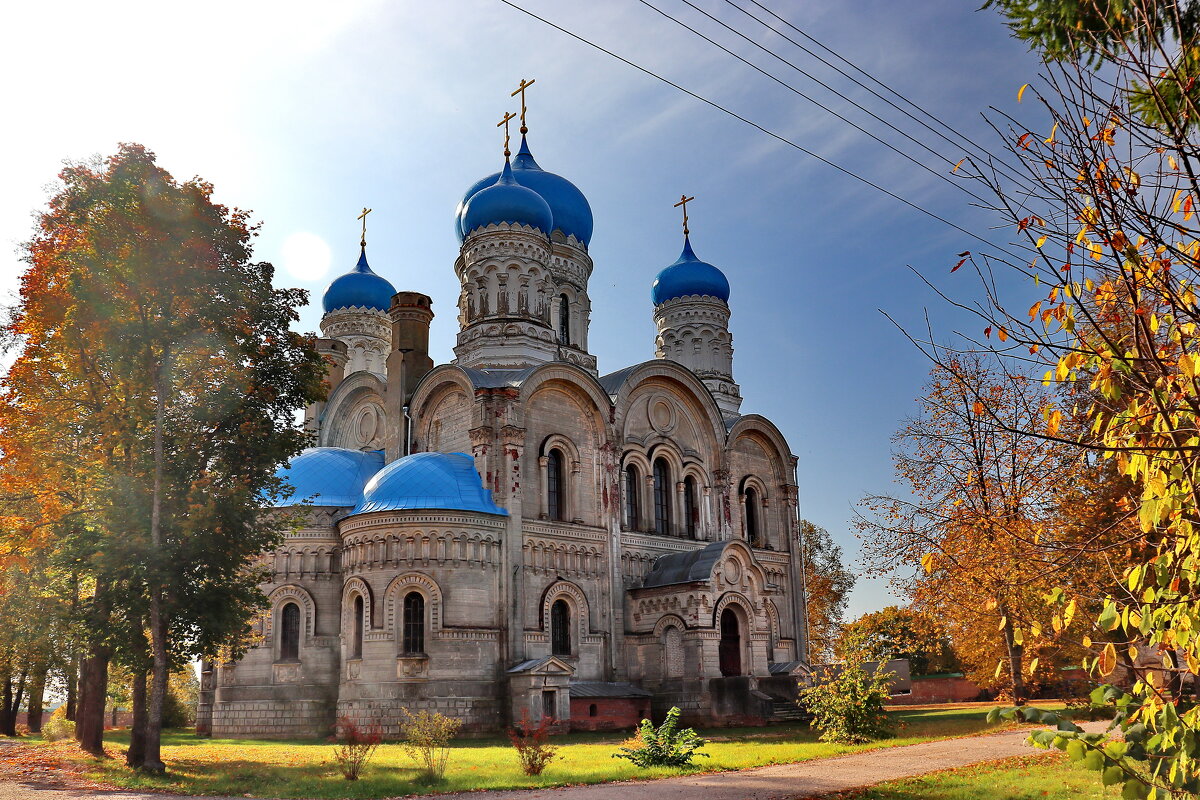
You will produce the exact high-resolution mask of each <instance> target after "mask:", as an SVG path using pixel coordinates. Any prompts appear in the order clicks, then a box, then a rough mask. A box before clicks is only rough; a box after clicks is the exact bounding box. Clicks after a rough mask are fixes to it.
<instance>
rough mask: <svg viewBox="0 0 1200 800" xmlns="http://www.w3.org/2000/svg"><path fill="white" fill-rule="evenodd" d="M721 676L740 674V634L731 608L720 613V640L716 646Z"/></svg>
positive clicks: (735, 615)
mask: <svg viewBox="0 0 1200 800" xmlns="http://www.w3.org/2000/svg"><path fill="white" fill-rule="evenodd" d="M717 657H718V663H719V666H720V667H721V674H722V675H724V676H726V677H729V676H731V675H741V674H742V634H741V629H740V626H739V624H738V618H737V614H736V613H735V612H734V610H733V609H732V608H727V609H725V610H724V611H722V612H721V640H720V642H718V644H717Z"/></svg>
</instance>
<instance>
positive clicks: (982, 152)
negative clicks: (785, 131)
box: [685, 0, 1028, 188]
mask: <svg viewBox="0 0 1200 800" xmlns="http://www.w3.org/2000/svg"><path fill="white" fill-rule="evenodd" d="M685 2H686V0H685ZM725 2H726V3H728V4H729V5H731V6H733V7H734V8H736V9H737V10H738V11H740V12H742V13H743V14H745V15H746V16H748V17H750V19H752V20H754V21H755V22H757V23H758V24H759V25H762V26H763V27H765V28H766V29H767V30H769V31H771V32H772V33H774V34H776V35H777V36H780V37H782V38H783V39H784V40H786V41H788V42H790V43H791V44H792V45H794V46H795V47H797V48H798V49H799V50H801V51H802V52H804V53H806V54H808V55H809V56H812V57H813V58H815V59H817V60H818V61H820V62H821V63H822V64H824V65H825V66H827V67H829V68H830V69H832V70H834V71H835V72H837V73H838V74H839V75H841V76H842V77H844V78H846V79H847V80H849V81H851V82H852V83H854V84H855V85H856V86H858V87H860V88H862V89H864V90H866V91H868V92H870V93H871V94H872V95H874V96H875V97H877V98H878V99H880V100H882V101H883V102H885V103H887V104H888V105H889V106H891V107H892V108H894V109H895V110H896V111H898V112H900V113H901V114H903V115H904V116H906V117H908V118H909V119H911V120H912V121H913V122H916V123H917V124H918V125H920V126H922V127H923V128H925V130H927V131H929V132H930V133H932V134H933V135H935V136H937V137H938V138H940V139H941V140H942V141H944V142H946V143H947V144H949V145H951V146H952V147H965V148H967V149H970V148H974V150H975V151H976V152H975V155H976V156H977V157H978V156H982V157H983V158H985V159H987V160H988V162H989V163H992V164H998V165H1000V166H1002V167H1003V168H1004V171H1005V172H1006V173H1007V174H1008V177H1009V179H1011V180H1013V181H1015V182H1016V183H1018V184H1021V185H1023V186H1025V188H1028V184H1026V183H1024V181H1025V176H1023V175H1021V174H1020V173H1019V172H1017V171H1016V170H1015V169H1014V168H1013V167H1011V166H1010V165H1009V164H1008V163H1007V162H1005V161H1003V160H999V159H997V158H996V156H995V155H994V154H993V153H991V152H990V151H989V150H988V149H987V148H986V147H983V146H982V145H980V144H979V143H977V142H976V141H974V140H973V139H971V138H970V137H969V136H967V135H965V134H963V133H961V132H959V131H957V130H955V129H954V128H953V127H952V126H950V125H948V124H947V123H945V122H943V121H942V120H941V119H940V118H939V117H937V116H936V115H934V114H932V113H930V112H929V111H928V110H926V109H925V108H923V107H922V106H920V105H919V104H917V103H915V102H913V101H912V100H910V99H909V98H908V97H906V96H905V95H904V94H902V93H901V92H898V91H897V90H895V89H893V88H892V87H891V86H889V85H888V84H886V83H884V82H883V81H881V80H879V79H878V78H876V77H875V76H874V75H872V74H871V73H869V72H867V71H866V70H864V69H863V68H862V67H860V66H858V65H857V64H855V63H854V62H853V61H850V60H849V59H848V58H846V57H845V56H843V55H842V54H841V53H839V52H837V51H836V50H834V49H833V48H831V47H829V46H828V45H826V44H824V43H822V42H820V41H819V40H817V39H816V38H814V37H813V36H812V35H810V34H808V33H806V32H805V31H804V30H802V29H800V28H799V27H797V26H796V25H794V24H793V23H791V22H789V21H788V20H787V19H785V18H783V17H781V16H779V15H778V14H776V13H775V12H774V11H772V10H771V9H769V8H767V7H766V6H764V5H763V4H762V3H760V2H758V0H749V2H750V3H753V4H754V5H755V6H757V7H758V8H760V9H762V10H763V11H764V12H766V13H767V14H770V15H771V16H772V17H774V18H775V19H777V20H779V21H780V22H782V23H783V24H784V25H786V26H787V27H788V28H790V29H792V30H794V31H795V32H796V33H798V34H799V35H800V36H802V37H804V38H805V39H807V40H808V41H810V42H812V43H813V44H815V45H816V46H818V47H820V48H821V49H822V50H824V51H825V52H827V53H829V54H830V55H832V56H833V57H834V58H836V59H837V60H839V61H841V62H842V63H843V64H845V65H847V66H848V67H850V68H851V69H853V70H854V71H856V72H858V73H859V74H861V75H863V76H865V77H866V78H867V79H868V80H870V81H871V82H872V83H874V84H876V85H877V86H880V87H882V88H883V89H884V90H886V91H887V92H889V93H891V94H892V95H893V96H895V97H897V98H899V99H900V100H902V101H904V103H905V104H907V105H908V106H910V107H912V108H914V109H916V110H917V111H919V112H921V113H922V114H924V115H925V116H926V117H928V118H929V119H931V120H933V121H934V122H935V123H937V124H938V125H940V126H941V127H942V128H945V129H946V130H947V131H949V132H950V133H951V134H953V135H954V136H955V137H957V138H958V139H959V140H960V141H957V142H956V141H954V140H952V139H950V138H948V137H947V136H946V135H945V134H943V133H942V132H941V131H939V130H937V129H935V128H933V127H931V126H930V125H929V124H928V123H927V122H925V121H924V120H922V119H919V118H918V117H916V116H914V115H913V114H912V113H911V112H909V111H905V110H904V109H903V108H901V107H900V106H898V105H896V104H895V103H894V102H893V101H891V100H890V99H888V98H887V97H884V96H883V95H881V94H880V93H879V92H877V91H875V90H874V89H872V88H871V87H870V86H867V85H866V84H864V83H863V82H862V81H860V80H858V79H857V78H855V77H854V76H853V75H850V74H849V73H847V72H846V71H845V70H843V69H841V68H840V67H838V66H836V65H835V64H831V63H830V62H829V61H828V60H826V59H825V58H823V57H822V56H821V55H820V54H818V53H814V52H813V51H812V50H810V49H808V48H807V47H805V46H804V45H803V44H801V43H800V42H797V41H796V40H795V39H793V38H791V37H790V36H788V35H787V34H786V33H784V32H783V31H781V30H780V29H779V28H777V27H775V26H774V25H772V24H771V23H769V22H767V21H766V20H763V19H761V18H759V17H756V16H755V15H754V14H751V13H750V12H749V11H747V10H746V9H744V8H742V7H741V6H739V5H738V4H737V3H735V2H733V0H725ZM689 5H690V3H689ZM789 63H790V62H789ZM793 66H794V65H793ZM796 69H799V68H798V67H797V68H796Z"/></svg>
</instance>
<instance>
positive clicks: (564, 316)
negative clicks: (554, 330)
mask: <svg viewBox="0 0 1200 800" xmlns="http://www.w3.org/2000/svg"><path fill="white" fill-rule="evenodd" d="M558 341H560V342H562V343H563V344H570V343H571V301H570V300H569V299H568V298H567V296H566V295H565V294H563V295H559V296H558Z"/></svg>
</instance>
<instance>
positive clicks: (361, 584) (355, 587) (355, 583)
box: [342, 576, 375, 633]
mask: <svg viewBox="0 0 1200 800" xmlns="http://www.w3.org/2000/svg"><path fill="white" fill-rule="evenodd" d="M355 596H361V597H362V599H363V632H364V633H365V632H368V631H371V630H373V629H374V628H375V598H374V596H373V592H372V591H371V584H369V583H367V582H366V581H364V580H363V579H362V578H359V577H357V576H355V577H353V578H347V579H346V582H345V583H344V584H342V630H343V631H345V630H348V628H347V627H346V626H347V623H349V622H350V621H351V620H350V614H351V613H352V612H351V609H352V608H353V607H354V598H355Z"/></svg>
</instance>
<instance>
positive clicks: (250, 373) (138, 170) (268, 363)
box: [0, 145, 325, 772]
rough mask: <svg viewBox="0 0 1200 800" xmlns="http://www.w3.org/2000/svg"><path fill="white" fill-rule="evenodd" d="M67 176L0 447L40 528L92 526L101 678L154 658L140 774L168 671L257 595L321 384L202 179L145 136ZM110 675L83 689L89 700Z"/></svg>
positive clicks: (38, 253)
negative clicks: (114, 664)
mask: <svg viewBox="0 0 1200 800" xmlns="http://www.w3.org/2000/svg"><path fill="white" fill-rule="evenodd" d="M60 181H61V187H60V189H59V190H58V192H57V193H56V194H55V196H54V197H53V198H52V199H51V201H50V204H49V208H48V209H47V210H46V211H45V212H44V213H42V214H41V215H40V218H39V220H38V228H37V232H36V233H35V235H34V238H33V240H32V241H31V242H30V243H29V245H28V247H27V262H28V264H29V269H28V270H27V272H26V273H25V274H24V276H23V277H22V284H21V295H20V306H19V308H18V312H17V314H16V316H15V318H14V320H13V322H12V324H11V333H12V334H13V336H14V337H15V339H16V340H17V341H19V342H20V348H21V349H20V353H19V355H18V357H17V359H16V361H15V362H14V364H13V366H12V368H11V369H10V371H9V374H8V376H7V377H6V379H5V381H4V385H3V389H4V394H3V397H2V402H0V451H2V452H3V454H4V458H5V459H6V460H7V461H8V462H9V466H10V467H11V468H12V471H16V472H21V471H22V470H24V471H25V474H27V475H32V476H34V479H33V480H31V481H29V482H30V484H31V485H32V488H31V492H30V494H31V495H33V496H35V497H36V498H37V499H38V501H39V504H40V510H39V515H38V517H39V519H40V520H45V519H53V518H54V517H55V516H56V515H58V517H59V519H63V518H65V517H66V516H67V515H69V514H76V515H77V517H76V518H77V519H80V520H84V521H85V523H84V524H82V525H81V526H80V527H82V528H84V529H85V530H86V532H87V536H83V535H81V536H79V537H78V538H80V539H82V540H85V541H87V543H88V545H89V548H90V550H89V552H88V553H87V558H86V559H85V562H84V563H85V564H86V566H87V568H88V569H89V576H90V579H91V581H92V582H93V584H94V586H95V591H94V592H93V601H92V604H93V606H96V607H97V611H98V612H99V613H102V614H105V615H107V620H108V624H107V627H106V629H105V631H104V633H105V636H106V638H105V640H104V641H103V645H104V647H103V648H102V649H100V650H99V651H98V652H97V651H95V649H94V650H93V655H94V656H95V657H96V660H97V661H98V662H99V663H98V664H97V665H96V666H97V672H99V673H103V671H104V669H105V667H104V665H105V664H106V663H107V660H108V658H109V657H110V656H112V655H113V654H114V653H121V652H122V651H124V652H125V653H126V657H127V662H128V663H129V664H130V665H131V666H136V664H137V663H138V658H137V656H139V655H140V656H141V657H142V658H143V659H145V658H147V657H148V660H149V663H150V665H151V681H150V686H149V691H148V696H147V698H146V701H145V702H146V714H145V720H146V723H145V731H144V742H145V744H144V759H143V762H142V764H141V766H142V768H143V769H146V770H148V771H151V772H161V771H162V770H163V769H164V766H163V764H162V761H161V758H160V753H159V741H160V734H161V725H162V713H163V705H164V701H165V698H166V693H167V687H168V680H169V676H170V673H171V670H172V668H173V667H176V666H181V665H183V664H185V663H187V662H189V661H191V660H192V659H194V658H197V657H200V656H214V655H215V654H216V652H217V651H218V649H219V648H220V647H221V646H222V645H224V644H226V643H227V642H229V641H230V640H231V637H234V636H235V635H237V634H240V632H241V631H242V630H243V629H244V628H245V626H246V624H247V622H248V620H249V619H250V618H251V616H252V615H253V613H254V612H255V611H256V610H257V609H258V608H259V606H260V605H261V603H262V602H263V599H262V596H261V592H259V590H258V583H259V581H260V578H261V576H260V575H259V574H258V573H257V572H256V571H255V570H253V569H250V565H251V563H252V560H253V559H254V558H255V556H257V555H258V554H259V553H260V552H262V551H263V550H265V549H268V548H269V547H271V546H273V545H274V544H275V543H276V542H277V541H278V537H279V535H280V533H281V531H280V530H279V523H278V522H277V521H275V520H274V519H273V518H271V517H269V516H267V515H263V514H260V513H258V511H259V507H260V502H261V498H262V497H264V496H267V497H270V496H273V495H274V494H275V493H277V492H279V490H280V488H281V487H280V486H279V484H278V481H277V480H276V479H275V478H274V472H275V469H276V467H277V466H278V465H279V464H280V463H282V462H283V461H285V460H286V459H287V458H288V457H290V456H291V455H293V454H294V453H296V452H298V451H299V450H300V449H301V448H302V447H303V445H304V444H305V441H306V438H305V434H304V433H303V431H301V430H300V429H299V428H298V427H297V425H296V423H295V419H294V410H295V409H296V408H299V407H302V406H304V405H305V404H306V403H308V402H310V401H312V400H314V399H317V398H318V397H319V396H320V395H321V392H322V391H323V389H322V383H321V378H322V376H323V374H324V369H325V365H324V363H323V362H322V360H321V358H320V356H319V355H318V354H317V352H316V351H315V349H314V347H313V342H312V340H311V338H310V337H304V336H301V335H298V334H296V333H294V332H292V331H291V330H290V324H291V323H292V322H293V321H295V320H296V319H297V317H296V312H295V310H294V309H295V307H296V306H298V305H300V304H302V303H303V302H305V301H306V295H305V293H304V292H301V291H299V290H281V289H275V288H273V287H272V285H271V279H272V275H273V270H272V268H271V266H270V265H269V264H263V263H255V262H253V261H252V260H251V248H250V239H251V237H252V233H253V231H252V228H251V227H250V225H249V221H248V217H247V215H246V213H245V212H242V211H238V210H231V209H229V208H226V207H225V206H222V205H220V204H217V203H214V202H213V200H212V191H213V190H212V186H211V185H209V184H207V183H205V182H204V181H201V180H199V179H193V180H190V181H184V182H177V181H176V180H175V179H174V178H173V177H172V176H171V175H170V174H169V173H167V172H166V171H165V170H163V169H162V168H161V167H160V166H158V164H157V163H156V162H155V158H154V155H153V153H151V152H149V151H147V150H146V149H144V148H142V147H141V146H138V145H123V146H122V147H121V148H120V150H119V152H118V153H117V154H115V155H113V156H111V157H109V158H107V159H105V160H104V161H103V162H94V163H88V164H74V165H71V166H68V167H67V168H66V169H65V170H64V171H63V172H62V173H61V174H60ZM64 474H65V475H66V476H67V477H74V478H75V479H76V480H77V481H79V482H80V483H81V485H82V486H83V489H82V490H81V491H79V492H78V493H77V496H74V495H73V496H72V497H71V498H70V500H69V502H65V501H63V500H62V498H61V497H58V496H46V493H45V489H44V487H45V486H46V485H48V484H50V485H53V482H54V481H59V485H62V484H61V481H62V480H63V479H64ZM39 491H40V492H41V493H40V494H39ZM27 527H30V528H32V527H36V526H35V525H29V526H27ZM47 527H48V528H53V526H47ZM42 538H48V539H49V540H50V542H51V544H50V545H49V546H57V545H60V544H61V541H60V542H54V540H53V537H52V536H46V537H42ZM94 632H95V633H98V632H96V631H94ZM147 647H148V650H149V653H148V654H147V653H146V652H145V649H146V648H147ZM139 649H140V650H141V652H140V653H139V652H138V651H139ZM106 684H107V681H106V680H104V681H101V680H93V681H89V683H88V685H89V686H91V687H92V688H91V690H90V691H89V692H88V693H87V695H86V696H87V697H88V698H89V702H90V703H91V704H92V705H93V706H94V704H96V703H99V704H100V705H101V708H103V690H104V687H105V686H106ZM96 685H98V686H99V691H98V692H97V691H96V690H95V688H96ZM135 702H136V694H135ZM83 705H84V704H83V702H82V701H81V711H80V713H81V714H82V713H83V709H82V706H83ZM135 716H136V714H135Z"/></svg>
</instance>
